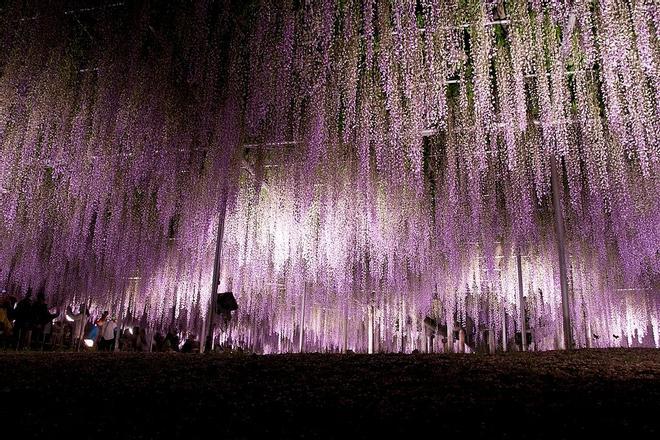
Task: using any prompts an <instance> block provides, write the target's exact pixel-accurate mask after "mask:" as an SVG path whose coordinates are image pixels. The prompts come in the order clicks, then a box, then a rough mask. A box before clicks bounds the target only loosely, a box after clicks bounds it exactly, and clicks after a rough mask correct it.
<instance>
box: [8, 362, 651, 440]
mask: <svg viewBox="0 0 660 440" xmlns="http://www.w3.org/2000/svg"><path fill="white" fill-rule="evenodd" d="M0 426H2V427H4V428H5V429H7V428H18V429H19V430H20V432H21V433H22V434H24V435H23V436H22V437H23V438H26V436H25V435H27V437H48V438H59V437H60V436H61V435H66V436H67V437H68V438H75V439H80V438H89V437H95V438H97V439H100V440H103V439H111V438H113V439H114V438H154V437H173V436H175V437H186V438H198V437H202V436H204V437H206V438H217V439H225V438H246V437H249V438H253V437H261V438H267V439H272V438H299V437H306V438H317V437H343V438H354V437H363V438H364V437H387V438H390V437H397V438H399V439H401V440H403V439H407V438H424V439H431V438H442V439H444V438H452V439H459V438H460V439H468V438H474V437H487V438H518V437H526V438H553V439H560V438H567V437H571V438H584V439H587V438H590V437H592V436H594V435H596V434H598V433H605V434H606V435H605V436H604V438H611V437H615V436H618V437H619V438H623V439H627V438H634V437H638V438H659V437H657V435H658V431H659V429H660V350H654V349H626V350H624V349H621V350H618V349H617V350H580V351H575V352H571V353H565V352H545V353H527V354H522V353H509V354H505V355H496V356H478V355H458V354H456V355H371V356H369V355H321V354H306V355H279V356H250V355H241V356H239V355H222V356H221V355H210V356H204V355H198V354H197V355H180V354H131V353H116V354H115V353H108V354H103V353H87V354H85V353H80V354H79V353H13V352H6V353H0ZM12 430H13V429H12ZM207 430H211V431H210V432H209V433H208V434H205V432H206V431H207ZM424 431H427V432H428V434H423V435H421V436H420V435H417V434H420V433H422V432H424ZM5 433H7V431H5ZM44 434H46V436H44ZM383 434H384V435H383ZM2 437H4V436H2V435H0V438H2ZM601 437H602V436H601ZM12 438H13V437H12Z"/></svg>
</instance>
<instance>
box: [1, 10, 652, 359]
mask: <svg viewBox="0 0 660 440" xmlns="http://www.w3.org/2000/svg"><path fill="white" fill-rule="evenodd" d="M56 3H57V2H56ZM167 3H170V2H163V4H162V5H158V6H155V7H154V8H151V9H149V8H146V7H142V6H140V5H139V4H138V2H126V3H107V4H106V3H104V4H100V3H99V4H96V3H95V4H94V7H80V6H79V5H76V7H71V8H69V6H70V5H68V4H67V3H66V2H62V4H50V5H49V6H47V7H45V5H40V6H39V5H38V7H40V8H44V7H45V9H21V8H17V9H11V8H10V9H6V10H3V11H2V12H1V14H2V25H1V29H0V32H1V33H0V37H1V40H0V44H1V45H2V50H0V276H1V277H2V278H1V281H0V284H2V285H6V286H7V287H9V286H18V288H20V289H23V290H25V289H27V288H28V287H32V288H34V289H40V288H44V289H45V290H46V292H47V294H48V295H49V296H50V298H51V302H55V303H58V304H60V303H61V304H64V303H66V304H69V303H74V302H88V303H90V304H91V305H92V306H93V307H96V308H98V309H112V310H113V311H114V312H115V313H116V314H118V315H120V316H126V315H129V316H131V317H134V319H142V320H143V321H144V322H147V323H149V325H151V326H152V327H155V328H164V327H177V328H179V329H185V330H188V331H192V332H199V331H200V330H201V329H202V328H206V326H205V324H204V322H205V321H206V319H207V312H208V309H209V298H210V295H211V290H212V289H211V284H212V281H211V280H212V272H213V266H214V256H215V245H216V237H217V235H218V229H220V231H221V232H223V233H222V234H221V235H222V236H223V239H222V248H221V249H222V258H221V264H220V270H219V279H220V288H221V289H228V290H233V292H234V293H235V295H236V297H237V300H238V303H239V310H238V311H237V312H236V319H235V320H234V321H233V324H232V327H231V328H230V329H229V330H225V331H223V333H222V335H221V337H222V338H223V339H228V338H230V339H231V341H232V343H234V344H243V345H247V346H249V347H251V348H254V349H257V350H259V351H264V352H278V351H287V350H292V349H295V347H296V346H297V344H298V338H301V337H302V338H303V339H304V341H303V342H304V343H303V345H304V346H305V348H306V349H318V350H333V349H342V348H352V349H356V350H365V349H366V347H367V344H372V345H375V349H378V350H386V351H394V350H396V351H398V350H400V349H404V350H411V349H413V348H418V347H420V346H421V344H422V342H420V341H422V340H423V338H424V327H423V324H422V322H423V319H424V318H425V317H426V316H430V317H433V318H435V319H437V320H438V321H439V322H446V323H447V322H448V323H449V324H450V327H451V324H452V323H453V321H454V320H455V319H456V320H457V321H459V322H461V323H463V324H464V325H465V323H466V322H468V321H470V322H473V323H474V327H475V328H476V329H477V333H478V332H479V331H481V330H486V329H488V330H490V331H491V333H494V334H497V335H498V338H501V335H502V334H503V332H504V333H506V334H509V336H510V337H512V335H513V334H514V332H515V331H520V329H519V328H520V319H519V316H520V311H519V308H520V301H519V297H518V278H517V276H518V275H517V264H516V257H517V255H518V254H521V260H522V272H523V282H524V288H523V291H524V295H525V296H526V303H527V309H528V311H527V313H528V315H529V327H530V328H531V331H532V333H533V338H534V343H535V344H536V346H537V348H539V349H551V348H555V347H557V346H558V345H561V341H560V340H561V337H560V335H561V332H562V307H561V294H560V287H559V286H560V280H559V267H558V257H557V244H556V241H557V240H556V229H555V227H554V223H553V222H554V218H555V215H556V213H555V212H554V210H553V204H552V196H553V194H552V185H551V172H550V168H551V167H550V164H551V162H555V163H556V164H557V169H558V175H559V185H557V188H558V191H556V192H557V193H556V194H554V196H555V197H559V198H560V202H561V208H562V214H563V219H564V226H565V230H566V239H567V254H568V258H567V260H568V261H567V264H568V284H569V293H570V295H569V297H570V310H571V315H572V316H571V318H572V319H571V322H572V333H573V335H574V338H575V342H576V344H577V345H578V346H590V345H594V344H595V345H600V346H613V345H619V344H621V343H631V342H633V341H638V340H639V341H642V340H644V341H647V342H646V343H648V344H650V345H655V346H660V297H659V291H658V289H659V285H660V281H659V278H660V180H659V173H658V171H659V170H660V162H659V158H660V4H658V3H657V2H655V1H653V0H575V1H573V2H557V1H550V0H532V1H526V0H524V1H523V0H506V1H497V0H489V1H486V0H483V1H480V0H417V1H413V0H323V1H311V0H286V1H276V0H261V1H256V0H255V1H247V2H231V1H228V0H227V1H208V2H205V1H199V2H197V1H196V2H186V3H183V4H180V5H176V6H173V5H172V4H167ZM225 212H226V215H223V214H224V213H225ZM301 329H304V333H303V332H301ZM301 333H302V334H301ZM621 336H623V337H621ZM371 340H374V341H375V342H373V343H370V342H369V341H371Z"/></svg>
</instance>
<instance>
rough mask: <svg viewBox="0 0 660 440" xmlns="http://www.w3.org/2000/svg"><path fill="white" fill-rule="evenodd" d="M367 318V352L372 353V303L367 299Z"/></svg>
mask: <svg viewBox="0 0 660 440" xmlns="http://www.w3.org/2000/svg"><path fill="white" fill-rule="evenodd" d="M368 319H369V322H368V323H367V327H368V332H369V333H368V334H367V352H368V353H369V354H373V353H374V305H373V304H372V303H371V300H369V309H368Z"/></svg>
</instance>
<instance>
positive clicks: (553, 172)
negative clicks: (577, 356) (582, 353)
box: [550, 154, 573, 350]
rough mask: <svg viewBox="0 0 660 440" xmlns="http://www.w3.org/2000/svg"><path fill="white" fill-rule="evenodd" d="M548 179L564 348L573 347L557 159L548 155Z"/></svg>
mask: <svg viewBox="0 0 660 440" xmlns="http://www.w3.org/2000/svg"><path fill="white" fill-rule="evenodd" d="M550 181H551V184H552V206H553V209H554V214H555V215H554V217H555V232H556V235H557V251H558V253H559V283H560V286H561V306H562V314H563V317H564V349H566V350H570V349H571V348H573V337H572V334H571V314H570V309H569V302H568V271H567V269H566V237H565V236H564V216H563V214H562V209H561V201H560V200H559V188H560V186H559V185H560V183H559V177H558V175H557V160H556V159H555V156H554V155H553V154H551V155H550Z"/></svg>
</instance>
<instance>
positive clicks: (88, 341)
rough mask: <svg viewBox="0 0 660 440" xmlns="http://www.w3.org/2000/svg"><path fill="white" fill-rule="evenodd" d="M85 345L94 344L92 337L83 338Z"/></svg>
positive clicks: (91, 345) (90, 345)
mask: <svg viewBox="0 0 660 440" xmlns="http://www.w3.org/2000/svg"><path fill="white" fill-rule="evenodd" d="M84 342H85V345H86V346H88V347H90V348H91V347H93V346H94V341H93V340H92V339H85V341H84Z"/></svg>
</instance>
